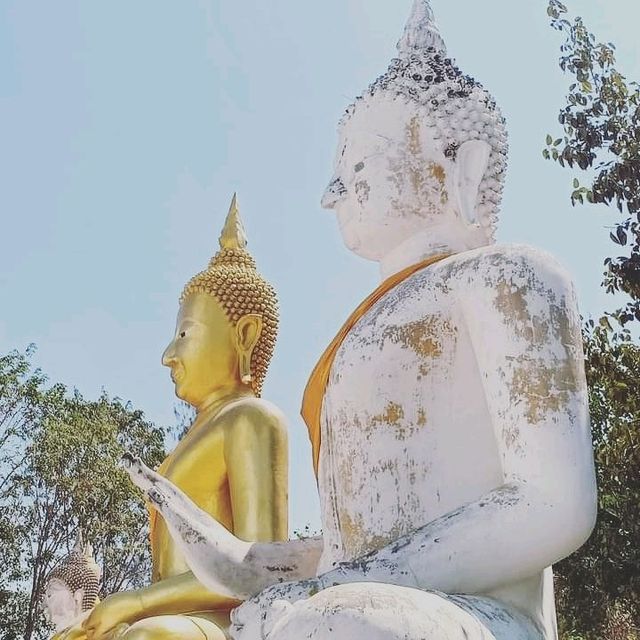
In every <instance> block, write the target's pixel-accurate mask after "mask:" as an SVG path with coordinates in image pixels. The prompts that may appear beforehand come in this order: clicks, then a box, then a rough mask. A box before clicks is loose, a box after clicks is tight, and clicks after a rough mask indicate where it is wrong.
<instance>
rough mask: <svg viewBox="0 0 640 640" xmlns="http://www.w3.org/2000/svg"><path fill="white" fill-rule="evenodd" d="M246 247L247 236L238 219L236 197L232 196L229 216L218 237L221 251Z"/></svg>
mask: <svg viewBox="0 0 640 640" xmlns="http://www.w3.org/2000/svg"><path fill="white" fill-rule="evenodd" d="M246 246H247V234H246V233H245V230H244V226H243V224H242V220H241V218H240V209H238V196H237V194H235V193H234V194H233V199H232V200H231V206H230V207H229V214H228V215H227V219H226V221H225V223H224V229H222V235H221V236H220V248H221V249H244V248H246Z"/></svg>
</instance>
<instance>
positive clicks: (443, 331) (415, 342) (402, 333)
mask: <svg viewBox="0 0 640 640" xmlns="http://www.w3.org/2000/svg"><path fill="white" fill-rule="evenodd" d="M456 334H457V328H456V327H455V326H453V325H452V324H451V322H450V321H449V320H446V319H443V318H441V317H439V316H430V317H428V318H424V319H423V320H418V321H417V322H410V323H408V324H405V325H389V326H388V327H386V328H385V330H384V333H383V337H384V338H385V339H388V340H391V342H393V343H394V344H399V345H402V346H403V347H404V348H406V349H410V350H411V351H413V352H414V353H415V354H416V355H417V356H418V357H419V358H420V373H421V374H422V375H427V374H428V373H429V371H431V369H432V367H433V364H434V360H437V359H438V358H440V357H441V356H442V343H443V340H444V339H446V338H448V337H450V336H453V337H454V338H455V337H456Z"/></svg>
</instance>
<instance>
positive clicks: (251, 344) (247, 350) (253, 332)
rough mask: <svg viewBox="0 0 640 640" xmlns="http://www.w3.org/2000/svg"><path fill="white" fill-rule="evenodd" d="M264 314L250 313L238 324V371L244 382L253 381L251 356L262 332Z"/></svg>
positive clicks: (249, 382)
mask: <svg viewBox="0 0 640 640" xmlns="http://www.w3.org/2000/svg"><path fill="white" fill-rule="evenodd" d="M262 324H263V322H262V316H261V315H258V314H248V315H246V316H243V317H242V318H240V320H238V323H237V324H236V349H237V351H238V372H239V374H240V380H241V381H242V383H243V384H246V385H251V384H252V383H253V372H252V371H251V357H252V355H253V350H254V349H255V347H256V345H257V344H258V340H259V339H260V334H261V333H262Z"/></svg>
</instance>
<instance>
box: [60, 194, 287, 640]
mask: <svg viewBox="0 0 640 640" xmlns="http://www.w3.org/2000/svg"><path fill="white" fill-rule="evenodd" d="M246 244H247V240H246V236H245V233H244V230H243V227H242V223H241V220H240V216H239V212H238V207H237V203H236V198H235V196H234V198H233V201H232V203H231V208H230V211H229V215H228V217H227V221H226V224H225V227H224V230H223V232H222V236H221V238H220V247H221V249H220V251H219V253H218V254H217V255H216V256H215V257H214V258H213V259H212V260H211V262H210V263H209V266H208V267H207V269H206V270H205V271H203V272H202V273H199V274H198V275H196V276H195V277H194V278H193V279H192V280H191V281H190V282H189V283H188V284H187V285H186V287H185V289H184V292H183V294H182V297H181V300H180V310H179V313H178V320H177V326H176V332H175V336H174V338H173V340H172V341H171V343H170V344H169V346H168V347H167V349H166V351H165V352H164V355H163V358H162V362H163V364H164V365H165V366H167V367H169V368H170V369H171V378H172V380H173V382H174V383H175V389H176V395H177V396H178V397H179V398H181V399H182V400H184V401H186V402H188V403H189V404H191V405H192V406H194V407H195V408H196V410H197V416H196V419H195V421H194V423H193V425H192V426H191V428H190V430H189V431H188V433H187V434H186V435H185V436H184V437H183V438H182V440H181V441H180V442H179V444H178V446H177V448H176V449H175V451H174V452H173V453H172V454H171V455H170V456H169V457H168V458H167V459H166V460H165V461H164V462H163V464H162V465H161V466H160V469H159V473H160V474H161V475H162V476H164V477H166V478H168V479H170V480H171V482H172V483H174V484H175V485H176V486H177V487H179V488H180V489H181V490H182V491H183V492H184V493H185V494H186V495H187V496H189V498H190V499H191V500H193V502H194V503H195V504H196V505H197V506H198V507H199V508H200V509H202V510H203V511H205V512H206V513H207V514H209V515H210V516H212V517H213V518H214V519H215V520H216V521H218V522H219V523H221V525H223V526H224V527H225V528H226V529H228V530H229V531H230V532H232V533H233V534H234V535H235V536H237V537H238V538H240V539H243V540H246V541H261V542H268V541H278V540H286V538H287V534H288V525H287V509H288V504H287V484H288V466H287V465H288V450H287V432H286V426H285V421H284V417H283V415H282V414H281V412H280V411H279V410H278V409H277V408H276V407H274V406H273V405H271V404H269V403H268V402H266V401H264V400H262V399H261V398H260V393H261V389H262V383H263V380H264V377H265V374H266V371H267V367H268V365H269V362H270V359H271V356H272V354H273V349H274V346H275V341H276V334H277V329H278V311H277V300H276V295H275V292H274V290H273V288H272V287H271V286H270V285H269V284H268V283H267V282H265V280H264V279H263V278H262V277H261V276H260V275H259V274H258V272H257V270H256V265H255V262H254V260H253V258H252V257H251V255H250V254H249V253H248V252H247V250H246ZM151 547H152V559H153V578H152V584H151V585H150V586H149V587H146V588H143V589H140V590H136V591H127V592H122V593H116V594H113V595H111V596H109V597H107V598H106V599H105V600H104V601H103V602H101V603H100V604H98V605H97V606H96V607H95V608H94V609H93V611H92V612H91V614H90V615H89V616H88V617H87V619H86V620H85V622H84V623H83V624H82V626H81V627H77V628H75V629H72V631H71V632H70V634H69V635H68V637H66V638H65V639H64V640H70V639H71V638H83V637H86V639H87V640H100V639H101V638H109V639H110V640H111V639H115V638H124V639H125V640H140V639H141V638H143V639H145V640H146V639H147V638H154V639H155V638H158V639H163V638H181V639H184V640H188V639H189V638H194V640H195V639H196V638H197V639H198V640H202V638H203V636H204V637H206V638H209V639H211V640H213V639H216V640H218V639H222V638H224V637H225V632H224V629H225V628H226V627H227V626H228V625H229V614H230V611H231V610H232V609H233V608H234V607H235V606H237V604H238V602H237V601H236V600H234V599H233V598H229V597H227V596H224V595H220V594H219V593H214V592H212V591H210V590H208V589H207V588H205V587H204V586H202V585H201V583H199V582H198V581H197V579H196V578H195V577H194V575H193V573H191V572H190V570H189V567H188V566H187V564H186V562H185V560H184V557H183V556H182V554H181V553H180V551H179V550H178V547H177V546H176V544H175V543H174V541H173V540H172V539H171V536H170V535H169V532H168V530H167V527H166V524H165V522H164V520H163V519H162V517H161V516H159V515H158V514H157V512H155V511H154V512H152V514H151Z"/></svg>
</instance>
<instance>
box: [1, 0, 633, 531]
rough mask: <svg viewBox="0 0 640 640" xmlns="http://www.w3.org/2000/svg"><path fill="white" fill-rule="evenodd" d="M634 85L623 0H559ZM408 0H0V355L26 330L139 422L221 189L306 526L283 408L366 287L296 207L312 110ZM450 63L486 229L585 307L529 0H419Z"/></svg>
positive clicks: (72, 378) (576, 229) (582, 271)
mask: <svg viewBox="0 0 640 640" xmlns="http://www.w3.org/2000/svg"><path fill="white" fill-rule="evenodd" d="M567 2H568V3H569V4H570V5H571V8H572V10H574V12H575V13H578V14H581V15H583V17H584V18H585V20H586V21H587V24H588V25H589V26H590V28H591V29H592V30H593V31H595V32H596V33H597V35H598V36H599V37H600V38H601V39H603V40H610V41H613V42H615V43H616V44H617V45H618V58H619V66H620V68H621V69H622V70H623V72H625V73H626V74H627V76H628V77H630V78H634V79H640V62H639V60H638V56H637V51H636V43H637V25H638V24H640V5H639V4H638V2H637V0H567ZM411 3H412V0H393V1H391V0H323V2H314V3H311V2H300V1H299V0H298V1H296V0H270V2H258V1H255V0H251V1H249V2H237V1H236V2H227V1H225V2H222V1H221V0H181V1H180V2H177V1H173V2H157V1H156V0H135V1H132V0H110V1H109V2H86V1H84V0H59V1H58V2H50V1H48V0H33V1H31V2H25V1H24V0H3V2H2V3H0V215H1V220H2V227H1V229H2V231H1V234H2V248H1V251H0V308H1V310H2V312H1V313H0V352H5V351H7V350H9V349H12V348H20V349H22V348H24V347H25V346H26V345H27V344H28V343H30V342H35V343H36V344H37V345H38V348H39V351H38V354H37V358H36V360H37V363H38V364H39V365H40V366H41V367H42V368H43V369H44V370H45V371H46V372H47V373H48V374H49V376H50V378H51V380H52V381H62V382H64V383H66V384H67V385H69V386H70V387H77V388H78V389H79V390H80V391H81V392H82V393H83V394H85V395H86V396H88V397H95V396H96V395H98V394H99V393H100V390H101V389H102V388H104V389H106V390H107V391H108V392H109V393H110V394H112V395H117V396H119V397H121V398H123V399H128V400H131V401H132V402H133V403H134V405H135V406H136V407H139V408H141V409H143V410H144V411H145V412H146V414H147V416H148V417H149V418H151V419H153V420H155V421H157V422H159V423H165V424H168V423H171V422H172V421H173V413H172V411H173V405H174V397H173V390H172V385H171V381H170V380H169V375H168V372H167V370H165V369H163V368H162V367H161V366H160V354H161V352H162V350H163V348H164V346H165V344H166V343H167V341H168V340H169V338H170V336H171V334H172V331H173V324H174V319H175V313H176V310H177V299H178V296H179V293H180V291H181V289H182V286H183V285H184V283H185V282H186V281H187V279H188V278H189V277H190V276H191V275H192V274H194V273H195V272H196V271H198V270H199V269H201V268H202V267H203V266H204V265H205V264H206V262H207V260H208V259H209V257H210V256H211V255H212V253H213V252H214V251H215V249H216V241H217V237H218V233H219V230H220V226H221V224H222V221H223V218H224V215H225V213H226V211H227V208H228V204H229V200H230V197H231V194H232V192H233V191H235V190H237V191H238V194H239V198H240V206H241V209H242V212H243V216H244V219H245V224H246V227H247V231H248V234H249V237H250V242H251V248H252V250H253V253H254V255H255V256H256V258H257V259H258V261H259V266H260V267H261V269H262V271H263V273H264V274H265V275H266V276H267V277H268V278H269V279H270V280H271V281H272V282H273V283H274V285H275V286H276V288H277V289H278V291H279V293H280V297H281V307H282V330H281V337H280V342H279V346H278V351H277V357H276V358H275V360H274V363H273V367H272V370H271V373H270V376H269V379H268V384H267V386H266V392H265V396H266V397H267V398H269V399H270V400H272V401H274V402H275V403H277V404H278V405H280V406H281V407H282V408H283V409H284V411H285V412H286V413H287V415H288V416H289V419H290V431H291V462H292V464H291V522H292V525H293V526H294V527H300V526H303V525H304V524H305V523H307V522H310V523H312V524H313V525H314V526H317V525H318V515H317V511H318V510H317V499H316V497H315V485H314V481H313V477H312V472H311V458H310V450H309V446H308V442H307V437H306V432H305V429H304V427H303V424H302V421H301V419H300V418H299V417H298V409H299V403H300V398H301V394H302V389H303V387H304V384H305V382H306V379H307V376H308V374H309V372H310V370H311V369H312V367H313V365H314V363H315V361H316V359H317V357H318V355H319V354H320V353H321V352H322V350H323V349H324V347H325V346H326V345H327V344H328V342H329V340H330V339H331V337H333V334H334V333H335V331H336V330H337V328H338V327H339V326H340V325H341V324H342V321H343V320H344V318H345V317H346V316H347V315H348V313H349V312H350V311H351V309H352V308H353V307H354V306H355V305H356V304H357V303H358V302H359V301H360V300H361V299H362V298H363V297H364V296H365V295H366V294H367V293H368V292H369V291H370V290H371V289H372V288H373V287H374V285H375V283H376V282H377V270H376V266H375V265H374V264H372V263H366V262H363V261H361V260H359V259H357V258H356V257H355V256H351V255H350V254H348V253H347V251H346V250H345V249H344V248H343V246H342V244H341V242H340V238H339V236H338V233H337V228H336V225H335V222H334V220H333V218H332V215H331V214H330V213H328V212H325V211H323V210H321V209H320V206H319V199H320V196H321V193H322V191H323V189H324V186H325V184H326V182H327V180H328V179H329V177H330V174H331V162H332V158H333V153H334V145H335V142H336V136H335V128H336V123H337V121H338V119H339V117H340V115H341V113H342V111H343V109H344V108H345V107H346V106H347V104H348V103H349V102H351V100H352V99H353V98H354V97H355V96H356V94H358V93H359V92H360V91H361V90H362V89H363V88H364V87H365V86H366V85H367V84H368V83H369V82H371V81H372V80H373V79H374V78H375V77H376V76H377V75H379V74H380V73H382V72H383V71H384V70H385V69H386V66H387V63H388V61H389V59H390V58H391V57H392V55H393V53H394V46H395V43H396V41H397V39H398V37H399V36H400V33H401V30H402V26H403V24H404V21H405V19H406V17H407V14H408V11H409V8H410V5H411ZM433 4H434V9H435V11H436V13H437V15H438V19H439V22H440V25H441V28H442V32H443V34H444V36H445V38H446V40H447V42H448V45H449V51H450V53H451V55H452V56H454V57H455V58H457V60H458V63H459V64H460V66H461V68H462V69H463V70H465V71H466V72H467V73H470V74H471V75H473V76H475V77H476V78H478V79H479V80H481V81H482V82H483V83H484V84H485V86H486V87H487V88H489V89H490V90H491V91H492V92H493V93H494V94H495V96H496V98H497V100H498V102H499V103H500V105H501V106H502V108H503V111H504V113H505V115H506V116H507V118H508V122H509V129H510V133H511V160H510V173H509V176H508V188H507V193H506V200H505V204H504V207H503V217H502V220H503V222H502V225H501V229H500V232H499V239H500V241H501V242H525V243H528V244H533V245H538V246H542V247H544V248H546V249H547V250H549V251H551V252H553V253H555V254H556V255H558V256H559V257H560V259H561V260H562V261H564V262H565V264H566V265H567V266H568V267H569V268H570V270H571V271H572V272H573V273H574V275H575V278H576V281H577V283H578V288H579V292H580V296H581V303H582V310H583V312H584V313H585V314H596V315H597V314H598V313H599V312H600V311H601V310H602V309H603V308H604V306H605V305H606V304H607V300H606V298H605V297H604V295H603V294H602V292H601V291H600V289H599V282H600V276H601V272H602V261H603V258H604V256H605V255H607V252H608V251H611V245H610V243H609V241H608V240H607V236H608V232H607V230H606V227H607V226H608V225H610V224H611V223H612V221H613V220H615V217H614V216H613V215H612V216H608V215H607V213H606V212H601V211H600V210H597V209H596V210H594V211H585V210H573V209H572V208H571V206H570V205H568V194H569V192H570V185H571V178H572V175H571V174H570V173H568V172H563V171H562V170H561V169H560V168H559V167H557V166H555V165H552V164H551V163H547V162H545V161H544V160H543V159H542V156H541V149H542V146H543V143H544V137H545V134H546V133H547V132H556V131H558V128H557V125H556V124H555V123H556V122H557V112H558V109H559V107H560V106H561V104H562V99H563V95H564V93H565V90H566V87H567V84H568V80H567V79H565V78H563V77H562V75H561V73H560V71H559V69H558V67H557V57H558V49H559V45H560V36H559V34H557V33H556V32H554V31H552V30H551V29H550V28H549V27H548V23H547V17H546V11H545V9H546V1H545V0H527V1H526V2H522V1H517V2H514V1H513V0H487V1H485V2H477V1H476V0H434V2H433Z"/></svg>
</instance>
